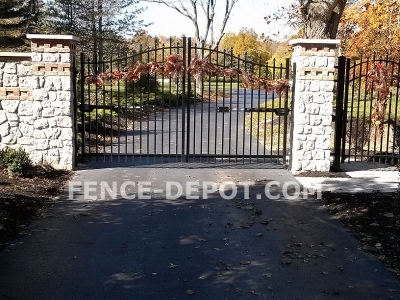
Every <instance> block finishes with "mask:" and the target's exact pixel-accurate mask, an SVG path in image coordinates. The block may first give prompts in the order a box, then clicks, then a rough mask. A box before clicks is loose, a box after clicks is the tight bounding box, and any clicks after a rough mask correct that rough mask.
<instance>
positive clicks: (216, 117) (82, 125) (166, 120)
mask: <svg viewBox="0 0 400 300" xmlns="http://www.w3.org/2000/svg"><path fill="white" fill-rule="evenodd" d="M196 57H197V58H207V60H201V59H200V60H197V64H200V63H201V62H203V64H204V62H207V61H208V66H200V67H199V68H200V69H201V68H203V69H204V70H206V71H204V72H206V74H202V75H206V76H200V75H201V74H200V73H201V72H198V73H196V74H197V75H193V72H189V71H188V70H190V69H191V68H193V67H194V66H193V65H194V64H195V63H194V60H193V58H196ZM80 60H81V69H80V75H81V76H80V84H79V89H80V91H79V95H80V102H79V103H78V111H77V118H76V119H77V139H78V140H77V143H78V145H79V152H78V157H79V158H80V160H83V161H85V160H88V159H92V158H96V159H99V158H101V159H105V158H106V157H111V158H112V157H118V159H121V158H122V157H123V158H124V159H125V160H132V159H133V160H135V159H139V160H140V161H142V160H147V161H150V162H153V161H154V162H219V161H224V162H225V161H228V162H244V163H256V162H265V163H269V162H274V163H280V164H285V163H286V155H287V153H289V152H288V149H287V148H288V145H289V143H288V132H289V128H288V126H289V124H288V120H289V117H288V114H289V112H290V107H289V103H288V94H287V92H288V88H287V87H285V88H284V91H283V92H282V93H277V92H271V91H270V92H267V91H266V90H265V88H264V87H263V86H262V84H256V85H253V86H252V88H247V89H245V88H244V87H243V83H242V76H235V77H233V75H234V74H233V73H235V72H238V70H240V73H241V74H245V75H246V74H247V77H246V78H247V79H248V80H250V81H251V79H252V78H253V79H254V78H255V77H256V78H265V79H267V78H268V79H270V80H272V79H274V80H275V79H282V82H286V83H287V79H288V78H289V60H287V61H286V62H285V65H282V64H281V65H279V66H278V65H276V64H275V63H274V64H272V65H268V64H262V63H261V62H254V61H251V59H250V58H249V57H247V56H244V57H240V56H234V55H233V53H232V51H229V52H225V51H219V50H217V49H210V48H207V47H204V46H202V47H200V46H197V45H192V43H191V39H190V38H187V39H186V38H183V40H182V44H176V45H173V44H172V42H171V43H170V45H168V46H166V45H162V46H161V47H159V46H158V45H156V46H155V47H154V48H153V49H146V50H142V51H140V52H139V53H134V54H132V55H128V54H125V55H124V56H123V57H121V56H118V57H117V58H110V59H105V60H104V61H96V59H94V60H91V59H87V58H86V57H85V56H84V55H83V54H81V58H80ZM165 62H167V63H165ZM180 63H181V64H182V65H183V69H182V68H181V69H180V68H179V64H180ZM135 68H136V69H135ZM138 68H139V69H138ZM160 68H162V70H161V72H160ZM121 70H125V71H126V70H130V71H132V72H130V75H129V76H127V75H124V76H125V77H129V78H125V77H124V78H121V75H120V74H119V73H118V71H121ZM210 70H211V71H210ZM213 70H214V71H213ZM215 70H219V71H215ZM221 70H224V72H221ZM213 72H214V73H213ZM179 73H180V74H179ZM99 74H100V75H99ZM199 74H200V75H199ZM249 74H253V75H254V76H255V77H252V76H251V75H249ZM223 75H225V76H223ZM118 76H120V77H119V78H118ZM138 77H140V79H139V78H138ZM116 78H117V79H119V80H116ZM133 79H135V80H133ZM247 83H248V82H247ZM253 83H254V82H253Z"/></svg>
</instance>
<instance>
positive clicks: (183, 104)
mask: <svg viewBox="0 0 400 300" xmlns="http://www.w3.org/2000/svg"><path fill="white" fill-rule="evenodd" d="M182 46H183V49H182V59H183V63H184V68H186V47H187V44H186V37H183V38H182ZM185 71H186V70H185ZM185 73H186V72H185ZM181 84H182V137H181V138H182V145H181V147H182V154H181V161H182V162H186V161H187V160H188V157H187V154H188V153H185V138H186V131H185V126H186V116H185V114H186V111H185V109H186V74H183V77H182V82H181ZM186 142H187V141H186Z"/></svg>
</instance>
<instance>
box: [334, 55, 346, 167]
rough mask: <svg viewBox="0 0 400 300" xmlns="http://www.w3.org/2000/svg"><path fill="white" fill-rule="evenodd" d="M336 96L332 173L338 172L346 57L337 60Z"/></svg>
mask: <svg viewBox="0 0 400 300" xmlns="http://www.w3.org/2000/svg"><path fill="white" fill-rule="evenodd" d="M338 62H339V64H338V77H337V94H336V120H335V140H334V149H335V150H334V151H335V156H334V160H333V171H336V172H338V171H340V153H341V151H340V146H341V142H342V133H343V130H342V126H343V95H344V81H345V77H344V76H345V67H346V57H344V56H340V57H339V60H338Z"/></svg>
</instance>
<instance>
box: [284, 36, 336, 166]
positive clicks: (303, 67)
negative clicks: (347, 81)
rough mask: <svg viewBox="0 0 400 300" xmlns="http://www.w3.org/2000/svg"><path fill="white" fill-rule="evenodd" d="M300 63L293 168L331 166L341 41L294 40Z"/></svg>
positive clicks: (294, 116) (297, 61) (292, 152)
mask: <svg viewBox="0 0 400 300" xmlns="http://www.w3.org/2000/svg"><path fill="white" fill-rule="evenodd" d="M292 44H293V55H292V63H296V82H295V91H294V101H293V129H292V130H293V134H292V137H293V140H292V147H291V149H292V151H291V171H292V172H294V173H295V172H298V171H321V172H329V170H330V153H331V133H332V105H333V89H334V79H335V78H334V74H335V57H336V53H335V48H336V45H337V43H336V42H334V43H332V44H329V43H328V45H329V46H328V47H327V46H326V45H325V44H324V41H319V43H315V42H311V41H307V40H300V41H297V42H296V41H294V42H293V43H292Z"/></svg>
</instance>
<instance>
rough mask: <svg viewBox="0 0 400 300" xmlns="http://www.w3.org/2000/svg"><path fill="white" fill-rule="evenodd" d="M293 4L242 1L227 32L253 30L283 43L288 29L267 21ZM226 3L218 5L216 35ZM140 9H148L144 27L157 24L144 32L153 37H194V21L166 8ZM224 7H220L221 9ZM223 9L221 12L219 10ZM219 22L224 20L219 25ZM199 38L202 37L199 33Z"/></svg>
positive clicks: (271, 0) (142, 16)
mask: <svg viewBox="0 0 400 300" xmlns="http://www.w3.org/2000/svg"><path fill="white" fill-rule="evenodd" d="M292 1H293V0H240V1H239V2H238V3H236V5H235V6H234V8H233V11H232V14H231V16H230V19H229V20H228V23H227V26H226V29H225V32H239V31H240V29H242V28H244V27H246V28H251V29H253V30H254V31H255V32H256V33H257V34H261V33H264V34H265V35H267V36H269V37H270V38H273V39H274V40H279V39H283V38H284V35H285V34H288V33H289V29H288V28H286V29H285V27H283V26H281V25H278V24H270V25H267V23H266V21H265V20H264V17H265V16H266V15H268V14H270V13H271V12H273V11H276V10H277V9H278V8H280V7H282V6H288V5H289V4H290V2H292ZM223 2H224V1H221V0H218V2H217V15H216V18H217V19H216V25H215V26H214V31H215V33H216V35H217V34H218V32H219V30H220V24H221V23H222V18H223V9H224V7H223V5H222V4H223ZM142 3H143V4H141V5H140V6H145V7H147V10H146V11H145V12H143V13H141V14H140V15H139V16H138V18H139V19H142V20H144V22H145V23H154V24H153V25H150V26H148V27H147V28H145V30H147V31H148V32H149V34H150V35H152V36H156V35H163V36H166V37H169V36H183V35H185V36H187V37H193V36H194V27H193V25H192V23H191V21H190V20H189V19H188V18H186V17H184V16H182V15H180V14H179V13H178V12H176V11H175V10H173V9H171V8H168V7H166V6H165V5H163V4H157V3H148V2H142ZM219 3H221V6H218V5H219ZM218 8H220V10H218ZM217 20H221V21H220V22H218V23H217ZM200 34H202V33H201V32H200Z"/></svg>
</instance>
